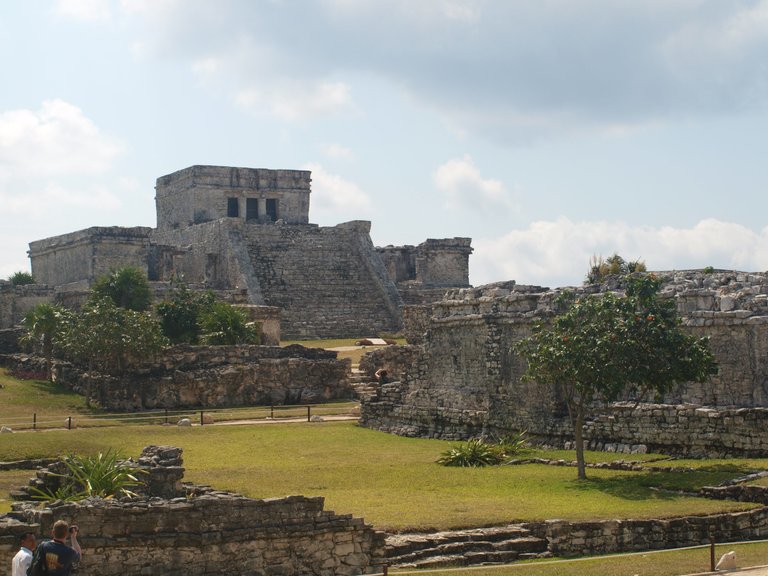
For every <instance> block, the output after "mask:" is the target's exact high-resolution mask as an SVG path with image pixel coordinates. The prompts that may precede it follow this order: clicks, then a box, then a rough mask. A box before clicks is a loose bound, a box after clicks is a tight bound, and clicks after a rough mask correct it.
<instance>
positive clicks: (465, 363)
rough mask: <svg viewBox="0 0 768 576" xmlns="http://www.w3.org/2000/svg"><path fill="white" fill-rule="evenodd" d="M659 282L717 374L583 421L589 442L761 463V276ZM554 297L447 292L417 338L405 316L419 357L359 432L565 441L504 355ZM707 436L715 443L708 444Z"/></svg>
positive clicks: (559, 423) (766, 369)
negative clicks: (520, 435) (653, 402)
mask: <svg viewBox="0 0 768 576" xmlns="http://www.w3.org/2000/svg"><path fill="white" fill-rule="evenodd" d="M664 279H665V282H666V283H665V285H664V287H663V293H664V294H666V295H668V296H669V297H674V298H676V301H677V303H678V308H679V310H680V313H681V314H682V315H683V319H684V326H685V327H686V329H687V330H689V331H690V332H692V333H693V334H694V335H697V336H709V337H710V338H711V345H712V349H713V352H714V353H715V355H716V357H717V359H718V361H719V363H720V370H719V373H718V374H717V376H715V377H713V378H711V379H710V380H709V381H708V382H705V383H704V384H683V385H680V386H679V387H678V388H677V389H675V390H673V391H672V392H671V393H670V394H669V395H667V397H665V398H664V399H663V401H664V403H665V404H666V406H665V407H664V408H663V409H662V408H659V407H653V408H649V409H647V410H646V409H644V408H642V407H639V408H638V409H637V410H636V411H633V412H628V411H627V410H626V409H623V408H622V409H618V408H616V409H613V411H612V412H611V411H606V412H604V414H608V418H609V419H608V420H604V419H603V416H598V417H596V419H595V421H594V422H591V423H588V425H587V427H586V429H585V435H586V439H587V441H594V442H593V445H596V446H598V445H600V444H601V443H602V444H605V443H606V442H609V443H611V445H614V446H615V445H618V444H620V445H622V446H626V447H631V446H633V445H648V446H653V447H654V449H659V450H662V451H668V452H673V453H688V454H693V453H695V454H698V455H702V454H704V453H707V454H726V453H728V454H747V453H749V454H758V453H759V454H768V446H766V445H765V433H764V429H765V426H764V416H763V414H762V412H761V410H760V409H762V408H763V407H765V406H766V405H767V404H766V386H768V313H766V303H767V301H768V281H767V280H766V275H765V274H747V273H716V274H704V273H701V272H676V273H667V274H665V276H664ZM599 289H600V287H597V286H591V287H585V288H584V289H583V291H584V292H587V293H590V292H595V291H598V290H599ZM558 293H559V291H550V290H548V289H544V288H541V287H536V286H520V285H516V284H515V283H514V282H507V283H497V284H493V285H489V286H485V287H480V288H476V289H466V290H453V291H450V292H449V293H448V295H447V296H446V298H445V299H444V300H443V301H441V302H438V303H434V304H433V305H431V306H430V307H429V309H428V310H429V314H430V318H429V324H428V328H427V330H426V331H425V330H424V326H423V314H422V315H418V314H415V315H413V316H412V317H414V318H416V319H417V320H418V321H419V328H418V332H421V333H422V340H423V343H422V345H421V349H422V352H421V354H420V355H419V357H418V358H417V359H415V360H411V362H412V365H411V367H410V368H409V369H407V370H405V371H404V373H405V374H406V376H405V378H404V382H403V383H401V384H399V385H398V386H393V387H390V388H389V389H387V390H382V394H381V395H380V396H379V397H378V398H372V399H370V400H367V401H365V402H364V403H363V406H362V410H361V422H362V423H363V425H366V426H370V427H373V428H378V429H382V430H388V431H392V432H396V433H400V434H407V435H419V436H436V437H445V438H461V437H467V436H470V435H478V434H486V433H493V432H500V433H503V432H506V431H509V430H527V431H528V432H529V434H532V435H533V436H538V437H539V438H540V439H541V440H546V441H548V442H554V443H557V444H559V445H562V444H563V442H565V441H566V439H569V438H571V437H572V432H571V431H570V429H569V428H570V424H569V422H568V418H567V412H566V409H565V405H564V403H563V402H562V400H561V399H560V398H558V397H557V395H556V393H555V391H554V390H553V389H551V388H550V387H548V386H542V385H539V384H538V383H536V382H530V381H527V380H523V379H522V378H521V376H522V374H523V372H524V371H525V365H524V362H523V360H522V359H520V358H518V357H517V356H516V355H515V354H513V352H512V345H513V344H514V342H516V341H518V340H520V339H521V338H524V337H526V336H528V335H529V334H530V330H531V325H532V323H533V321H534V320H536V319H537V318H545V319H546V318H548V317H551V316H552V315H553V314H554V313H555V301H556V298H557V295H558ZM406 317H407V318H408V317H411V316H406ZM406 333H409V327H408V326H406ZM688 404H690V405H694V406H709V407H714V408H718V410H716V411H715V412H712V413H708V414H707V418H699V417H692V416H690V415H689V414H688V408H687V407H686V406H678V405H688ZM735 408H752V409H756V410H753V411H752V412H750V413H749V416H747V415H746V414H745V413H741V414H740V415H739V416H738V418H737V417H735V416H734V415H733V414H731V413H730V412H728V410H725V409H735ZM599 413H600V410H598V414H599ZM672 423H674V425H672ZM734 423H736V424H734ZM734 426H735V428H734ZM714 434H717V435H720V436H721V438H722V440H721V441H714V442H713V441H710V440H709V439H710V438H711V437H712V435H714ZM629 449H630V448H627V450H629Z"/></svg>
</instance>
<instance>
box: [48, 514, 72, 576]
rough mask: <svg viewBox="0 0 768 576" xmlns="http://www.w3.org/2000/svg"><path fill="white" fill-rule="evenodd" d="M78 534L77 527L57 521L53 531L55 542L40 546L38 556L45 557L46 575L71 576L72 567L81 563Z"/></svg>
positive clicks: (50, 541) (49, 541) (51, 541)
mask: <svg viewBox="0 0 768 576" xmlns="http://www.w3.org/2000/svg"><path fill="white" fill-rule="evenodd" d="M67 534H69V540H70V546H67ZM77 534H78V528H77V526H69V524H67V523H66V522H65V521H64V520H56V522H54V523H53V530H52V531H51V535H52V536H53V540H48V541H46V542H43V543H42V544H40V546H38V554H41V555H44V556H43V557H44V559H45V568H46V570H47V572H46V574H50V575H51V576H69V574H70V573H71V570H72V565H73V564H75V563H76V562H79V561H80V556H81V555H82V550H80V544H79V543H78V541H77Z"/></svg>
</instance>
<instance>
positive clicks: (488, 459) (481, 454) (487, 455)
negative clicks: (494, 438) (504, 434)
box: [437, 438, 506, 468]
mask: <svg viewBox="0 0 768 576" xmlns="http://www.w3.org/2000/svg"><path fill="white" fill-rule="evenodd" d="M505 457H506V455H505V454H504V451H503V450H502V449H501V447H500V446H499V445H498V444H488V443H486V442H485V441H484V440H482V439H481V438H472V439H470V440H468V441H467V442H464V443H463V444H459V445H458V446H453V447H451V448H450V449H448V450H446V451H445V452H443V453H442V454H441V455H440V458H438V459H437V463H438V464H442V465H443V466H461V467H463V468H468V467H481V466H496V465H498V464H501V463H502V462H503V461H504V459H505Z"/></svg>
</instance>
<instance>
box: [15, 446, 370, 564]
mask: <svg viewBox="0 0 768 576" xmlns="http://www.w3.org/2000/svg"><path fill="white" fill-rule="evenodd" d="M136 466H137V468H141V469H143V470H145V471H146V472H147V473H146V474H145V475H144V476H146V477H147V478H148V480H147V482H146V487H145V490H144V493H143V494H142V495H141V496H140V497H139V498H120V499H112V500H105V499H101V498H88V499H86V500H83V501H80V502H77V503H67V502H61V501H59V502H54V503H51V504H48V505H46V506H45V507H42V508H41V507H40V506H39V505H38V504H37V503H35V502H30V501H28V500H26V501H20V502H17V503H14V504H13V511H12V512H11V513H10V514H6V515H5V516H0V564H1V565H3V566H9V565H10V562H11V558H12V557H13V555H14V554H15V553H16V551H17V550H18V538H19V536H20V535H22V534H23V533H25V532H34V533H35V534H37V535H38V537H41V536H45V537H48V536H49V534H50V532H51V527H52V526H53V523H54V522H55V521H56V520H59V519H64V520H66V521H68V522H70V523H71V524H77V525H78V526H79V527H80V537H79V540H80V543H81V545H82V547H83V559H82V561H81V563H80V568H79V570H80V571H81V572H82V573H86V574H91V575H93V576H124V575H125V574H164V575H168V576H181V575H184V576H207V575H213V574H252V575H254V576H266V575H275V574H280V575H282V576H301V575H304V574H315V575H318V576H343V575H353V574H364V573H370V572H375V571H376V568H375V567H376V566H377V565H378V564H380V563H381V562H382V558H383V554H384V535H383V533H381V532H376V531H375V530H374V529H373V528H372V527H371V526H369V525H367V524H365V523H364V522H363V520H362V519H359V518H353V517H351V516H349V515H337V514H335V513H334V512H331V511H326V510H323V504H324V500H323V498H322V497H314V498H307V497H304V496H289V497H286V498H270V499H266V500H257V499H252V498H246V497H244V496H240V495H238V494H233V493H230V492H222V491H217V490H213V489H211V488H209V487H206V486H195V485H189V484H182V483H181V479H182V477H183V473H184V469H183V467H182V460H181V449H179V448H175V447H172V446H149V447H147V448H145V449H144V451H143V452H142V454H141V456H140V457H139V459H138V462H137V463H136ZM50 479H51V475H50V474H49V473H48V470H47V469H42V470H40V471H38V473H37V477H36V479H34V480H33V483H34V484H36V485H38V486H41V485H45V483H46V482H50V481H51V480H50ZM16 497H17V498H26V496H25V495H24V494H23V492H20V493H17V494H16Z"/></svg>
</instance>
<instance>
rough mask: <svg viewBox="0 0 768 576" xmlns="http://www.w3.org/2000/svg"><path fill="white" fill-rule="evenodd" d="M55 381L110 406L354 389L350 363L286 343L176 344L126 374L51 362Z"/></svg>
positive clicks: (285, 398)
mask: <svg viewBox="0 0 768 576" xmlns="http://www.w3.org/2000/svg"><path fill="white" fill-rule="evenodd" d="M54 370H55V375H54V377H55V379H56V381H57V382H59V383H61V384H63V385H64V386H67V387H68V388H70V389H72V390H73V391H75V392H77V393H78V394H82V395H83V396H85V397H86V398H88V399H89V400H90V401H91V402H93V403H94V404H96V405H98V406H101V407H102V408H106V409H109V410H143V409H153V408H181V407H208V408H225V407H230V406H265V405H266V406H268V405H273V404H274V405H282V404H289V405H294V404H315V403H322V402H327V401H330V400H336V399H347V398H351V397H352V395H353V392H352V388H351V385H350V382H349V373H350V361H349V360H348V359H345V360H337V359H336V353H335V352H327V351H325V350H320V349H312V348H304V347H303V346H298V345H295V346H289V347H286V348H279V347H274V346H212V347H206V346H175V347H173V348H171V349H169V350H168V351H167V352H166V353H165V354H164V355H163V356H162V357H160V358H159V359H157V360H155V361H154V362H149V363H146V364H142V365H139V366H134V367H132V369H131V370H129V371H128V372H127V373H126V374H125V375H124V376H122V377H116V376H109V375H105V374H99V373H96V372H87V373H84V372H82V371H80V370H76V369H75V368H74V367H72V366H71V365H69V364H56V365H55V367H54Z"/></svg>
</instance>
